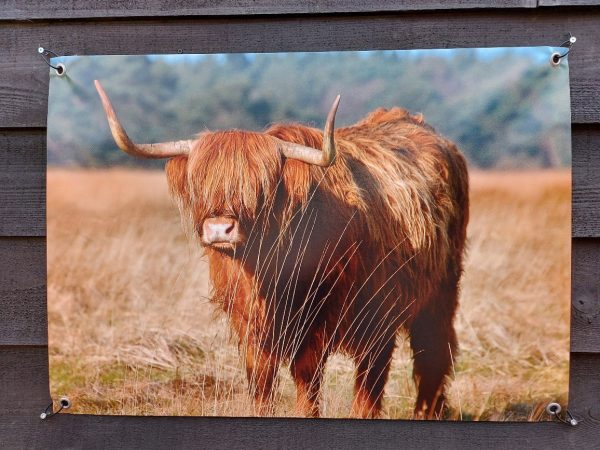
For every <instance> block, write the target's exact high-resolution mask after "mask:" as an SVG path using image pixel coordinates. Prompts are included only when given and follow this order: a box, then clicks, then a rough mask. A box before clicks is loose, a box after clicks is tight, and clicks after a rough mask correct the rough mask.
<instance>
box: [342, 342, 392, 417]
mask: <svg viewBox="0 0 600 450" xmlns="http://www.w3.org/2000/svg"><path fill="white" fill-rule="evenodd" d="M393 331H394V333H393V334H390V335H387V336H385V337H384V338H382V339H381V341H380V342H379V343H377V345H375V346H372V347H373V348H371V349H370V350H369V352H368V353H366V354H364V355H361V357H359V358H356V378H355V381H354V401H353V403H352V416H353V417H361V418H375V417H378V416H379V414H380V413H381V403H382V401H383V392H384V388H385V383H386V382H387V377H388V374H389V371H390V364H391V361H392V354H393V353H394V347H395V345H396V335H395V330H393Z"/></svg>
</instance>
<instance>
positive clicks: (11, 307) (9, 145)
mask: <svg viewBox="0 0 600 450" xmlns="http://www.w3.org/2000/svg"><path fill="white" fill-rule="evenodd" d="M598 3H599V2H598V1H592V0H590V1H576V2H573V1H570V2H566V1H561V0H537V1H536V0H506V1H501V2H495V1H487V0H452V1H448V2H442V1H440V0H425V1H422V2H418V1H412V0H399V1H394V2H387V1H383V0H374V1H371V2H368V1H342V0H326V1H317V0H309V1H307V2H297V1H292V0H283V1H275V0H221V1H217V0H205V1H202V2H192V1H189V0H170V1H157V0H151V1H148V2H142V1H140V0H127V1H122V2H109V1H106V0H105V1H97V2H95V1H92V0H73V1H65V0H55V1H50V0H36V1H33V2H21V1H17V0H9V1H6V2H2V6H1V7H0V42H1V43H2V44H1V45H0V447H2V448H62V447H75V448H96V447H103V448H132V447H162V448H178V447H182V448H191V447H210V448H233V447H238V448H255V447H280V448H281V447H309V448H332V447H343V448H349V447H363V448H374V447H382V448H386V447H390V448H392V447H393V448H398V447H408V448H411V447H418V448H423V447H444V448H446V447H448V448H450V447H452V448H458V447H460V448H465V447H466V448H469V447H475V446H477V447H484V446H485V447H489V446H493V447H495V448H515V447H519V448H522V447H528V448H529V447H539V448H548V447H563V448H573V447H580V448H592V447H596V446H597V445H598V436H599V435H600V58H598V55H599V54H600V7H598V6H594V5H598ZM568 4H576V5H577V7H575V8H571V7H566V6H564V5H568ZM569 31H570V32H572V33H573V34H574V35H575V36H577V38H578V42H577V44H576V46H575V48H574V49H573V51H572V53H571V55H570V57H569V58H570V67H571V102H572V110H573V252H572V258H573V263H572V271H573V277H572V293H573V295H572V305H573V308H572V320H571V329H572V331H571V337H572V340H571V378H570V400H569V402H570V405H569V407H570V408H571V410H572V411H573V413H574V414H576V415H577V416H578V417H580V418H583V419H584V421H583V422H582V423H581V424H580V425H579V426H578V427H575V428H572V427H568V426H566V425H562V424H558V423H538V424H529V423H449V422H443V423H426V422H404V421H352V420H311V421H306V420H302V419H243V418H242V419H227V418H187V417H182V418H177V417H172V418H170V417H163V418H157V417H109V416H72V415H59V416H57V417H54V418H52V419H51V420H48V421H41V420H40V419H39V413H40V412H41V411H42V410H43V409H44V408H46V406H47V405H48V403H49V401H50V399H49V389H48V350H47V342H48V339H47V313H46V238H45V235H46V224H45V160H46V153H45V135H46V129H45V126H46V109H47V94H48V68H47V66H46V65H45V64H44V63H43V62H42V61H41V59H40V58H39V55H38V54H37V53H36V49H37V47H38V46H39V45H43V46H45V47H47V48H50V49H52V50H54V51H56V52H58V53H61V54H86V55H90V54H144V53H174V52H177V51H178V50H182V52H184V53H196V52H227V51H237V52H243V51H256V52H261V51H292V50H334V49H338V50H339V49H346V50H358V49H391V48H437V47H446V48H451V47H475V46H512V45H548V44H559V43H560V42H561V41H562V40H564V37H565V34H566V33H567V32H569Z"/></svg>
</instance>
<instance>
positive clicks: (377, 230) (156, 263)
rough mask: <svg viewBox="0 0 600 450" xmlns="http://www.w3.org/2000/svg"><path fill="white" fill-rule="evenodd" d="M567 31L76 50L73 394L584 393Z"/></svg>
mask: <svg viewBox="0 0 600 450" xmlns="http://www.w3.org/2000/svg"><path fill="white" fill-rule="evenodd" d="M565 52H566V49H565V48H552V47H529V48H480V49H453V50H413V51H361V52H313V53H273V54H216V55H147V56H71V57H55V58H52V59H51V64H52V65H57V64H59V63H61V64H63V65H64V66H63V68H64V70H63V73H61V75H58V74H57V73H56V72H55V70H54V69H51V71H50V77H51V80H50V94H49V102H48V173H47V184H48V185H47V215H48V222H47V223H48V308H49V314H48V317H49V343H50V381H51V393H52V397H53V398H54V399H58V398H60V397H61V396H67V397H69V399H70V401H71V403H72V406H71V408H70V409H69V412H74V413H85V414H127V415H178V416H179V415H195V416H204V415H206V416H232V417H239V416H298V417H360V418H381V419H411V418H415V419H447V420H497V421H506V420H524V421H527V420H530V421H537V420H544V419H548V416H547V415H546V414H545V412H544V410H545V407H546V405H547V404H548V403H549V402H558V403H561V404H566V401H567V394H568V392H567V391H568V366H569V311H570V309H569V305H570V222H571V221H570V214H571V169H570V168H571V144H570V142H571V136H570V126H571V124H570V102H569V71H568V62H567V58H566V57H564V58H559V57H558V55H563V54H564V53H565ZM554 53H556V54H557V55H555V56H554V58H553V56H552V55H553V54H554Z"/></svg>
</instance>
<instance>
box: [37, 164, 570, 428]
mask: <svg viewBox="0 0 600 450" xmlns="http://www.w3.org/2000/svg"><path fill="white" fill-rule="evenodd" d="M570 185H571V179H570V173H569V172H566V171H561V172H548V171H538V172H516V173H515V172H512V173H506V172H505V173H503V172H492V173H483V172H481V173H477V172H476V173H473V174H472V175H471V199H472V200H471V203H472V205H471V223H470V225H469V251H468V257H467V263H466V273H465V276H464V279H463V289H462V295H461V306H460V309H459V312H458V317H457V319H456V324H457V331H458V336H459V344H460V354H459V355H458V356H457V357H456V361H455V366H454V372H455V379H454V381H453V382H452V384H451V388H450V392H449V402H450V404H451V409H450V411H449V417H448V418H450V419H457V420H458V419H462V420H540V419H544V413H543V408H544V406H545V405H546V403H547V402H549V401H555V400H557V401H560V402H565V401H566V398H567V388H568V350H569V304H570V300H569V299H570V222H571V220H570V210H571V206H570V205H571V190H570ZM209 293H210V285H209V281H208V278H207V265H206V261H205V260H204V259H203V257H202V254H201V249H200V248H199V246H198V245H197V244H195V243H190V242H189V241H188V239H187V238H186V237H185V235H184V234H183V232H182V229H181V226H180V222H179V213H178V211H177V209H176V208H175V206H173V204H172V203H171V200H170V198H169V196H168V193H167V187H166V180H165V176H164V174H163V173H162V172H144V171H136V170H102V171H75V170H73V171H70V170H62V169H61V170H59V169H50V170H49V172H48V308H49V322H50V324H49V338H50V378H51V392H52V397H53V398H57V397H58V396H60V395H68V396H69V397H70V398H71V400H72V402H73V407H72V410H71V411H72V412H75V413H90V414H133V415H225V416H247V415H251V414H252V408H251V405H250V402H249V400H248V398H247V395H246V391H245V376H244V371H243V369H242V365H241V363H240V361H239V359H238V356H237V348H236V344H235V341H234V340H233V339H232V337H231V336H230V334H229V328H228V326H227V323H226V320H225V319H224V318H223V317H222V316H221V315H215V314H214V311H213V307H212V305H210V304H209V303H208V295H209ZM398 342H399V346H398V349H397V350H396V353H395V355H394V363H393V366H392V371H391V375H390V379H389V382H388V384H387V389H386V396H385V401H384V413H385V414H384V417H386V418H409V417H410V416H411V413H412V408H413V402H414V398H415V389H414V386H413V382H412V378H411V370H412V364H411V360H410V354H409V352H408V345H407V342H406V338H405V337H403V336H402V337H400V338H399V340H398ZM352 372H353V367H352V364H351V362H350V361H349V360H347V359H345V358H343V357H340V356H335V357H334V358H332V359H330V361H329V362H328V365H327V368H326V384H325V389H324V397H323V402H322V414H323V416H325V417H344V416H347V414H348V413H349V410H350V403H351V395H352ZM294 400H295V393H294V386H293V383H292V381H291V378H290V376H289V374H288V373H287V370H286V368H282V371H281V375H280V386H279V398H278V406H277V410H276V414H277V415H285V416H291V415H294Z"/></svg>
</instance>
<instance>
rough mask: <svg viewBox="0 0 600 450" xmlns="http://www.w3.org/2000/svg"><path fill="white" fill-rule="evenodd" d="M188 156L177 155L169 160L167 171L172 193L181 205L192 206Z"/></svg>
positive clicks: (184, 206)
mask: <svg viewBox="0 0 600 450" xmlns="http://www.w3.org/2000/svg"><path fill="white" fill-rule="evenodd" d="M187 164H188V157H187V156H177V157H175V158H171V159H170V160H169V161H167V165H166V167H165V171H166V172H167V183H168V184H169V191H170V192H171V195H172V196H173V197H174V198H175V200H176V201H177V202H178V204H179V206H180V207H183V208H185V209H187V208H189V207H190V204H191V200H190V194H189V189H188V183H187Z"/></svg>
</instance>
